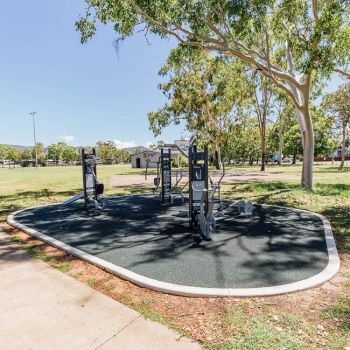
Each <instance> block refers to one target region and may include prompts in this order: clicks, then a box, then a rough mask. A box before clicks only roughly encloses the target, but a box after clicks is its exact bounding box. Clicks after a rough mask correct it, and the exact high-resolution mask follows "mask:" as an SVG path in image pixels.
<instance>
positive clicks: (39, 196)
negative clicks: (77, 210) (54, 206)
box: [0, 188, 81, 221]
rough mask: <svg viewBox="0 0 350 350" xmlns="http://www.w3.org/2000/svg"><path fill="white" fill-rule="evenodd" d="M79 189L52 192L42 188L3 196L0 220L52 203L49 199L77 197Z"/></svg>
mask: <svg viewBox="0 0 350 350" xmlns="http://www.w3.org/2000/svg"><path fill="white" fill-rule="evenodd" d="M80 192H81V189H74V190H69V191H52V190H49V189H47V188H43V189H41V190H38V191H24V192H18V193H14V194H9V195H5V196H0V217H2V218H1V219H0V220H2V221H3V220H4V218H3V216H5V215H6V216H7V215H8V214H10V213H12V212H14V211H16V210H20V209H23V208H26V207H30V206H35V205H38V204H45V203H48V204H49V203H52V202H53V201H52V200H50V199H56V201H57V199H58V198H59V199H64V198H69V197H73V196H75V195H77V194H78V193H80Z"/></svg>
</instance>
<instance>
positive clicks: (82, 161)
mask: <svg viewBox="0 0 350 350" xmlns="http://www.w3.org/2000/svg"><path fill="white" fill-rule="evenodd" d="M81 165H82V169H83V186H84V209H85V210H87V203H88V194H87V192H86V166H85V149H84V148H83V149H82V150H81Z"/></svg>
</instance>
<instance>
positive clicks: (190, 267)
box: [14, 196, 328, 288]
mask: <svg viewBox="0 0 350 350" xmlns="http://www.w3.org/2000/svg"><path fill="white" fill-rule="evenodd" d="M105 202H106V207H105V209H104V211H103V213H102V214H101V215H98V216H96V215H91V214H90V215H89V214H86V213H84V211H83V210H82V204H81V203H75V204H71V205H66V206H63V205H53V206H45V207H40V208H34V209H27V210H25V211H23V212H21V213H19V214H17V215H15V217H14V219H15V220H16V221H17V222H19V223H21V224H24V225H26V226H28V227H30V228H34V229H36V230H37V231H40V232H41V233H44V234H46V235H48V236H51V237H54V238H56V239H58V240H60V241H62V242H64V243H67V244H69V245H71V246H73V247H75V248H78V249H81V250H83V251H84V252H87V253H90V254H92V255H95V256H97V257H99V258H102V259H104V260H106V261H109V262H111V263H114V264H116V265H118V266H122V267H124V268H127V269H129V270H131V271H133V272H136V273H138V274H141V275H144V276H147V277H150V278H154V279H157V280H160V281H164V282H171V283H176V284H182V285H188V286H197V287H217V288H224V287H229V288H244V287H268V286H276V285H281V284H286V283H291V282H296V281H299V280H302V279H305V278H308V277H311V276H313V275H316V274H317V273H319V272H320V271H321V270H323V269H324V268H325V267H326V265H327V263H328V254H327V249H326V243H325V236H324V229H323V224H322V221H321V219H320V218H318V217H317V216H315V215H313V214H311V213H305V212H299V211H294V210H292V209H287V208H280V207H261V206H255V207H254V215H253V217H251V218H242V217H228V219H227V220H225V221H221V222H219V223H218V225H217V232H216V233H215V235H214V239H213V241H212V242H203V243H201V244H200V245H199V246H198V245H195V244H194V243H193V237H192V234H191V232H190V231H189V228H188V219H187V218H186V217H184V215H183V214H185V213H186V211H187V205H184V206H183V207H180V206H170V205H162V204H161V203H160V202H159V201H158V200H157V199H155V198H154V197H151V196H127V197H119V198H118V197H116V198H109V199H106V201H105ZM181 211H182V212H181Z"/></svg>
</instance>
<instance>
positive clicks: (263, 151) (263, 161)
mask: <svg viewBox="0 0 350 350" xmlns="http://www.w3.org/2000/svg"><path fill="white" fill-rule="evenodd" d="M265 165H266V137H265V135H264V136H263V137H262V138H261V168H260V171H265Z"/></svg>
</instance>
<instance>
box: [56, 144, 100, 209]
mask: <svg viewBox="0 0 350 350" xmlns="http://www.w3.org/2000/svg"><path fill="white" fill-rule="evenodd" d="M81 164H82V170H83V192H82V193H80V194H78V195H77V196H75V197H73V198H71V199H69V200H67V201H65V202H64V203H63V204H71V203H73V202H76V201H77V200H79V199H82V198H84V209H85V210H89V209H90V208H91V207H93V208H94V209H95V210H96V211H98V212H99V211H100V210H102V209H103V207H104V203H103V200H102V197H101V195H102V194H103V192H104V185H103V184H102V183H100V182H99V181H98V180H97V171H96V164H97V160H96V150H95V149H94V148H93V149H92V152H91V153H86V152H85V149H84V148H83V149H82V150H81Z"/></svg>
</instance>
